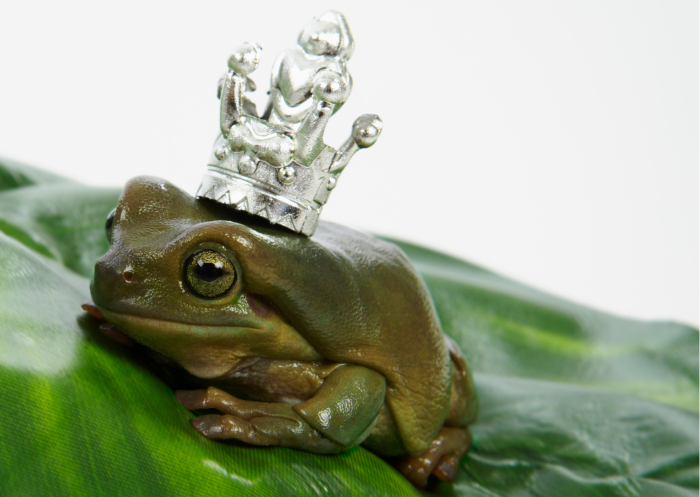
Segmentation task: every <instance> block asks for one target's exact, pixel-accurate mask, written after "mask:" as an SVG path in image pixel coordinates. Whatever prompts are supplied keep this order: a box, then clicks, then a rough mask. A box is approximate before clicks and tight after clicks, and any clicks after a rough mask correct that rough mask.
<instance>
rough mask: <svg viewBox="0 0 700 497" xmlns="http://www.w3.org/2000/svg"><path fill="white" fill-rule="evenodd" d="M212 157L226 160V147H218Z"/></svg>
mask: <svg viewBox="0 0 700 497" xmlns="http://www.w3.org/2000/svg"><path fill="white" fill-rule="evenodd" d="M214 155H215V156H216V158H217V159H219V160H224V159H225V158H226V156H227V155H228V149H227V148H226V147H219V148H217V149H216V151H215V152H214Z"/></svg>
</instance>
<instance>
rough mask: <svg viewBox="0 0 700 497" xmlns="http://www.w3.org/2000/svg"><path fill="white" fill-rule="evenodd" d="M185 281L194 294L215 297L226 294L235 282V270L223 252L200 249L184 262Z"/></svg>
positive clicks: (209, 297)
mask: <svg viewBox="0 0 700 497" xmlns="http://www.w3.org/2000/svg"><path fill="white" fill-rule="evenodd" d="M185 281H186V282H187V286H188V287H189V289H190V290H192V292H194V293H195V294H197V295H199V296H200V297H204V298H208V299H215V298H218V297H222V296H223V295H226V294H227V293H228V292H229V290H231V288H232V287H233V285H235V284H236V270H235V268H234V267H233V264H232V263H231V261H230V260H229V259H228V257H226V256H225V255H224V254H222V253H220V252H216V251H215V250H200V251H199V252H196V253H194V254H192V255H191V256H190V257H189V259H187V262H186V263H185Z"/></svg>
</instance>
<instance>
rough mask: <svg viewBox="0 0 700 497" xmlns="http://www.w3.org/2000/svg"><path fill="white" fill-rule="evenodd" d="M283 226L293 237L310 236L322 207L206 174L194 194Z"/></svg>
mask: <svg viewBox="0 0 700 497" xmlns="http://www.w3.org/2000/svg"><path fill="white" fill-rule="evenodd" d="M196 197H197V198H206V199H209V200H213V201H215V202H218V203H220V204H224V205H227V206H229V207H233V208H235V209H237V210H241V211H244V212H247V213H249V214H252V215H254V216H257V217H261V218H263V219H267V220H268V221H269V222H270V223H271V224H274V225H277V226H282V227H284V228H287V229H289V230H291V231H294V232H295V233H300V234H302V235H306V236H311V235H313V234H314V233H315V232H316V227H317V226H318V219H319V216H320V214H321V209H322V206H319V205H314V206H310V205H304V204H302V203H299V202H295V201H294V200H291V199H289V198H287V197H284V196H282V195H279V194H277V193H274V192H271V191H267V190H263V189H261V188H260V187H259V186H257V185H254V184H253V183H251V182H250V181H247V180H244V179H242V178H237V177H235V176H232V175H229V174H226V175H224V174H221V173H217V172H215V171H209V172H208V173H207V174H205V175H204V177H203V178H202V183H201V185H200V187H199V189H198V190H197V193H196Z"/></svg>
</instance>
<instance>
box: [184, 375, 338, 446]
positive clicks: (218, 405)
mask: <svg viewBox="0 0 700 497" xmlns="http://www.w3.org/2000/svg"><path fill="white" fill-rule="evenodd" d="M175 396H176V397H177V400H179V401H180V403H181V404H182V405H183V406H184V407H185V408H187V409H189V410H195V409H216V410H219V411H221V412H222V413H224V414H223V415H218V414H208V415H205V416H199V417H196V418H193V419H192V421H191V423H192V426H193V427H194V429H195V430H197V431H198V432H199V433H200V434H201V435H203V436H204V437H206V438H210V439H236V440H240V441H242V442H246V443H249V444H253V445H273V446H281V447H293V448H299V449H303V450H306V451H309V452H316V453H321V454H333V453H336V452H341V451H343V450H345V449H346V447H343V446H342V445H340V444H338V443H336V442H334V441H332V440H331V439H329V438H327V437H325V436H324V435H323V434H321V433H319V432H318V431H316V430H315V429H314V428H312V427H311V426H310V425H309V424H308V423H307V422H306V421H305V420H304V419H302V418H301V416H299V415H298V414H297V413H296V412H295V411H294V409H293V408H292V406H290V405H288V404H282V403H270V402H253V401H248V400H241V399H238V398H236V397H234V396H233V395H230V394H228V393H226V392H224V391H223V390H220V389H218V388H215V387H209V388H207V389H206V390H178V391H177V392H175Z"/></svg>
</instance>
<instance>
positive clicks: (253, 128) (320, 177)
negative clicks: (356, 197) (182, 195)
mask: <svg viewBox="0 0 700 497" xmlns="http://www.w3.org/2000/svg"><path fill="white" fill-rule="evenodd" d="M353 49H354V42H353V39H352V35H351V34H350V29H349V28H348V25H347V22H346V20H345V17H344V16H343V15H342V14H341V13H339V12H333V11H331V12H327V13H326V14H324V15H323V16H321V17H319V18H314V19H313V20H312V21H311V22H310V23H309V24H308V25H307V26H306V28H304V30H303V31H302V32H301V34H300V35H299V38H298V40H297V46H296V47H294V48H292V49H290V50H286V51H284V52H282V53H281V54H280V55H279V57H278V58H277V60H276V61H275V63H274V65H273V69H272V78H271V85H270V86H271V88H270V92H269V94H270V99H269V102H268V106H267V109H266V110H265V112H264V113H263V115H262V116H261V117H258V116H257V112H256V109H255V105H254V104H253V103H252V102H251V101H250V100H249V99H248V98H247V97H246V96H245V95H244V93H245V92H246V91H254V90H255V84H254V83H253V81H252V80H251V79H250V78H249V77H248V75H249V74H250V73H252V72H253V71H254V70H255V69H256V68H257V67H258V62H259V59H260V51H261V48H260V46H259V45H257V44H253V43H244V44H243V45H241V46H240V47H238V48H237V49H236V50H235V51H234V52H233V54H232V55H231V57H229V60H228V67H229V71H228V73H227V74H226V75H225V76H224V77H223V78H222V79H221V81H219V98H220V100H221V114H220V123H221V135H219V137H218V138H217V140H216V142H215V143H214V149H213V152H212V155H211V158H210V159H209V165H208V167H207V172H206V174H205V175H204V178H203V180H202V184H201V186H200V187H199V190H198V191H197V197H198V198H208V199H211V200H215V201H217V202H220V203H223V204H227V205H230V206H233V207H235V208H237V209H241V210H244V211H246V212H249V213H251V214H254V215H256V216H260V217H263V218H265V219H267V220H269V221H270V222H271V223H273V224H278V225H280V226H285V227H287V228H289V229H291V230H293V231H296V232H297V233H302V234H304V235H307V236H311V235H313V234H314V232H315V231H316V226H317V224H318V218H319V215H320V214H321V209H322V208H323V205H324V204H325V203H326V202H327V201H328V196H329V195H330V193H331V190H333V189H334V188H335V186H336V184H337V183H338V177H339V176H340V173H342V172H343V169H345V167H346V166H347V165H348V162H350V159H351V158H352V156H353V155H354V154H355V152H357V151H358V150H359V149H361V148H367V147H370V146H372V145H373V144H374V142H375V141H376V140H377V138H378V137H379V134H380V133H381V131H382V121H381V119H379V116H376V115H374V114H365V115H362V116H360V117H358V118H357V119H356V120H355V123H354V124H353V127H352V134H351V136H350V138H348V140H347V141H346V142H345V143H344V144H343V145H342V146H341V147H340V149H339V150H335V149H334V148H332V147H329V146H328V145H326V144H325V143H324V141H323V134H324V131H325V129H326V125H327V124H328V121H329V119H330V117H331V116H332V115H333V114H334V113H335V112H336V111H338V110H339V109H340V107H341V106H342V105H343V104H344V103H345V101H346V100H347V98H348V97H349V96H350V91H351V89H352V77H351V76H350V73H349V72H348V70H347V67H346V63H347V61H348V59H350V56H351V55H352V52H353Z"/></svg>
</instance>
